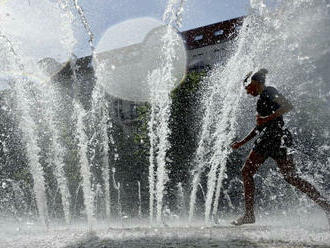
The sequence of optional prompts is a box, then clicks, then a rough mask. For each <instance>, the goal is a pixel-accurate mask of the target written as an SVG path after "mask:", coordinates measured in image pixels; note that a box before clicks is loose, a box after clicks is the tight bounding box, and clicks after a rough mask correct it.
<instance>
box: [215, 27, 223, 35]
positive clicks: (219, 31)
mask: <svg viewBox="0 0 330 248" xmlns="http://www.w3.org/2000/svg"><path fill="white" fill-rule="evenodd" d="M222 34H223V30H222V29H219V30H217V31H215V32H214V36H219V35H222Z"/></svg>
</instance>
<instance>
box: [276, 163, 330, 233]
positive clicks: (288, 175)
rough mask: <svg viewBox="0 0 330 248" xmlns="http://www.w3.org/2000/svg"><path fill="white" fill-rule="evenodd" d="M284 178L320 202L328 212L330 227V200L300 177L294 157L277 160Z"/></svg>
mask: <svg viewBox="0 0 330 248" xmlns="http://www.w3.org/2000/svg"><path fill="white" fill-rule="evenodd" d="M276 162H277V165H278V167H279V168H280V171H281V173H282V174H283V176H284V179H285V180H286V181H287V182H288V183H290V184H291V185H293V186H295V187H296V188H297V189H299V190H300V191H301V192H303V193H305V194H306V195H307V196H308V197H309V198H311V199H312V200H313V201H314V202H315V203H316V204H318V205H319V206H320V207H321V208H322V209H323V210H324V211H325V213H326V215H327V218H328V222H329V227H330V204H329V202H328V201H327V200H326V199H325V198H324V197H323V196H322V195H321V194H320V192H319V191H318V190H317V189H316V188H315V187H314V186H313V185H312V184H310V183H309V182H307V181H306V180H304V179H302V178H301V177H299V175H298V174H297V172H296V168H295V164H294V162H293V159H292V158H291V157H289V158H288V159H286V160H276Z"/></svg>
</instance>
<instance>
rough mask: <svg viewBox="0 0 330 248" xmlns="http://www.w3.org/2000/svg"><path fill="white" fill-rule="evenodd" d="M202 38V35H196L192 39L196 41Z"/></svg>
mask: <svg viewBox="0 0 330 248" xmlns="http://www.w3.org/2000/svg"><path fill="white" fill-rule="evenodd" d="M202 39H203V35H202V34H201V35H196V36H195V38H194V41H198V40H202Z"/></svg>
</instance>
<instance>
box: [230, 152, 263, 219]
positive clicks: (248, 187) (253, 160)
mask: <svg viewBox="0 0 330 248" xmlns="http://www.w3.org/2000/svg"><path fill="white" fill-rule="evenodd" d="M264 162H265V158H264V157H263V156H262V155H260V154H258V153H256V152H254V151H251V152H250V154H249V157H248V159H247V160H246V162H245V164H244V167H243V169H242V176H243V184H244V197H245V214H244V215H243V216H242V217H240V218H238V219H237V220H236V221H233V222H232V224H234V225H243V224H249V223H254V222H255V216H254V191H255V186H254V180H253V176H254V174H255V173H256V172H257V170H258V168H259V167H260V166H261V165H262V164H263V163H264Z"/></svg>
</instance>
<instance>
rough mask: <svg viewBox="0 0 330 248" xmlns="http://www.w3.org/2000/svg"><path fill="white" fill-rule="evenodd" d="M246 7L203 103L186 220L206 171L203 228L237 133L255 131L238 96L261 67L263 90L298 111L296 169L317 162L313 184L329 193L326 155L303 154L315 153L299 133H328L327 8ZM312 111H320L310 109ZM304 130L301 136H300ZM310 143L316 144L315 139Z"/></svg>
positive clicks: (306, 4)
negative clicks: (233, 41)
mask: <svg viewBox="0 0 330 248" xmlns="http://www.w3.org/2000/svg"><path fill="white" fill-rule="evenodd" d="M289 5H290V6H289ZM251 6H252V8H253V9H252V14H251V15H249V16H247V17H246V18H245V19H244V23H243V26H242V28H241V30H240V34H239V36H238V39H237V40H236V45H235V51H234V53H233V54H232V56H231V57H230V59H229V60H228V62H227V63H226V64H225V65H224V66H223V67H218V68H215V69H214V70H212V71H211V72H210V73H209V75H208V77H206V78H205V82H207V84H208V85H209V87H208V89H207V90H206V93H205V96H204V97H205V101H204V105H203V108H204V109H205V116H204V119H203V125H202V132H201V138H200V141H199V145H198V148H197V151H196V159H195V163H196V167H195V170H194V176H193V186H192V187H193V188H192V192H191V201H190V213H189V219H190V220H191V219H192V216H193V215H194V208H195V204H196V193H197V189H198V183H199V181H200V176H201V173H202V172H203V171H204V170H205V169H206V168H208V169H209V172H208V176H207V197H206V198H207V199H206V203H205V213H204V215H205V216H204V217H205V221H206V222H208V221H209V220H210V213H211V212H212V213H213V215H216V214H217V211H218V202H219V194H220V191H221V189H222V187H223V186H222V181H223V180H224V178H225V177H226V163H227V158H228V155H229V154H230V153H231V150H230V149H229V146H230V143H231V142H232V140H233V138H234V137H235V136H236V135H237V134H236V133H238V134H240V135H242V136H243V135H246V134H247V133H248V130H247V128H252V127H253V125H255V124H253V122H254V121H252V122H251V121H250V120H251V119H253V118H251V115H253V114H251V112H252V110H251V108H250V107H249V106H250V105H251V106H253V105H254V104H253V103H251V104H246V101H249V100H248V99H245V97H243V95H242V86H241V82H242V79H243V78H244V75H246V73H247V72H248V71H257V70H258V69H260V68H267V69H268V70H269V71H270V73H269V77H268V80H267V84H268V85H275V87H276V88H278V89H279V91H280V92H282V93H283V94H284V95H285V96H286V97H287V98H288V99H290V101H292V102H293V104H294V105H295V106H296V111H295V112H292V113H290V114H289V116H290V117H291V120H290V121H289V122H288V125H289V126H291V128H292V129H293V130H300V131H298V132H297V136H298V137H297V138H298V141H299V142H300V143H298V146H297V151H296V156H295V158H296V161H298V166H301V164H306V161H304V159H306V160H315V159H316V161H319V162H317V163H316V164H315V163H313V164H314V166H315V165H316V167H317V168H315V167H314V168H309V169H310V170H311V169H312V170H311V171H312V172H316V171H317V173H318V174H319V175H320V177H319V181H315V180H311V181H313V183H314V184H316V185H317V186H319V188H321V189H322V188H323V189H324V187H327V186H326V181H324V180H325V178H327V175H328V173H327V172H326V171H325V170H324V163H326V162H324V163H322V162H321V161H323V160H324V159H323V158H322V156H323V155H322V154H320V155H319V157H317V155H316V156H315V155H314V156H310V157H306V156H304V155H303V153H304V152H303V151H302V152H301V150H305V151H306V150H310V149H311V146H313V145H312V144H311V143H310V141H309V142H308V141H307V142H306V141H304V132H306V131H307V130H308V132H310V133H312V132H314V133H316V134H317V135H318V137H317V138H318V140H319V138H321V137H322V135H324V133H326V132H328V131H325V132H322V131H321V130H328V124H327V123H328V121H327V120H326V119H325V117H326V116H329V111H328V110H326V109H325V108H324V106H325V105H326V104H328V103H329V84H328V83H327V78H328V75H329V72H328V70H326V69H325V68H327V67H329V64H330V60H329V44H330V38H329V35H328V34H329V31H330V30H329V25H328V24H327V23H329V18H330V15H329V3H328V1H318V2H314V1H307V0H306V1H305V0H302V1H295V2H294V3H290V4H289V3H281V5H279V6H277V7H276V9H275V10H273V9H271V8H267V7H266V6H265V5H264V3H263V1H251ZM284 58H285V59H284ZM243 102H244V104H243ZM316 106H317V108H318V109H319V111H317V112H315V111H313V110H312V109H313V108H315V107H316ZM302 116H305V118H306V117H307V119H302ZM302 120H304V121H302ZM315 120H317V121H315ZM237 123H240V125H239V126H238V125H237ZM243 123H244V125H242V124H243ZM302 128H305V130H306V131H301V130H302ZM310 129H311V130H312V132H311V131H310ZM299 132H300V134H299ZM324 137H325V136H324ZM312 140H315V137H313V136H312ZM324 141H325V140H324ZM324 141H323V142H324ZM319 142H321V141H319ZM299 162H300V163H301V164H299ZM307 164H312V163H307ZM237 166H239V165H237ZM305 171H307V170H306V169H305ZM322 174H323V175H322ZM321 175H322V176H321ZM235 180H236V179H235ZM274 180H275V179H274ZM275 185H276V183H275ZM277 185H278V184H277ZM322 185H323V186H322ZM324 185H325V186H324ZM266 188H267V187H266ZM282 190H285V189H284V188H283V189H282ZM270 191H271V192H272V193H273V194H275V195H276V194H278V193H279V192H281V190H278V186H277V187H276V190H275V187H274V189H273V190H270ZM275 198H276V197H275ZM212 204H213V205H212ZM212 210H213V211H212Z"/></svg>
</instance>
